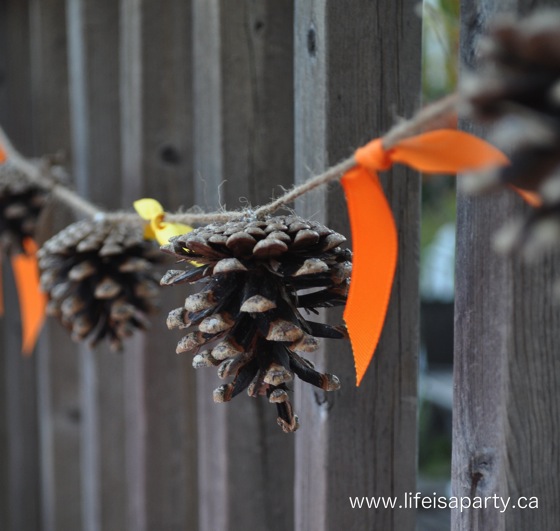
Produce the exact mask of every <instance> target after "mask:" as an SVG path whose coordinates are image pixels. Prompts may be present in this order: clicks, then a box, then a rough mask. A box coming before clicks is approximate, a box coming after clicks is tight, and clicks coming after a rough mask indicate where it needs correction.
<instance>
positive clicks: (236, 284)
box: [161, 216, 352, 432]
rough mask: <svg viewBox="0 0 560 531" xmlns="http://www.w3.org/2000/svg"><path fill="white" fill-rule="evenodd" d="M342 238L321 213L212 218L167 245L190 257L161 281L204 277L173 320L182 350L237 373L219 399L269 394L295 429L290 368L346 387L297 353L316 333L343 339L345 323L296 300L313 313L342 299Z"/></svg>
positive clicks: (345, 255) (345, 258)
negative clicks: (316, 318) (316, 216)
mask: <svg viewBox="0 0 560 531" xmlns="http://www.w3.org/2000/svg"><path fill="white" fill-rule="evenodd" d="M345 240H346V238H344V236H341V235H340V234H337V233H336V232H334V231H332V230H330V229H328V228H326V227H324V226H323V225H321V224H320V223H317V222H315V221H305V220H303V219H302V218H299V217H298V216H279V217H272V218H269V219H267V220H265V221H232V222H228V223H224V224H212V225H208V226H206V227H202V228H199V229H196V230H194V231H193V232H190V233H188V234H184V235H182V236H177V237H174V238H171V240H170V243H169V244H168V245H165V246H163V247H162V249H163V250H165V251H167V252H169V253H171V254H173V255H175V256H176V257H178V258H180V259H181V260H182V261H184V262H186V264H187V267H186V269H185V270H172V271H168V272H167V274H166V275H165V276H164V277H163V279H162V280H161V284H162V285H170V284H179V283H182V282H189V283H191V282H199V281H200V282H202V284H203V286H202V289H201V291H200V292H199V293H196V294H195V295H190V296H189V297H187V299H186V300H185V305H184V307H182V308H177V309H176V310H173V311H172V312H171V313H170V314H169V317H168V320H167V324H168V326H169V328H184V329H188V330H187V331H188V333H187V335H186V336H184V337H183V339H181V341H179V344H178V346H177V352H178V353H182V352H192V353H194V354H195V357H194V359H193V366H194V367H195V368H199V367H210V366H216V367H218V375H219V376H220V378H224V379H225V378H232V380H231V382H230V383H227V384H225V385H222V386H220V387H218V388H217V389H216V390H215V391H214V401H215V402H226V401H229V400H231V399H232V398H233V397H234V396H236V395H237V394H239V393H240V392H241V391H243V390H244V389H247V392H248V394H249V395H250V396H253V397H256V396H259V395H265V396H267V397H268V399H269V401H270V402H272V403H275V404H276V406H277V409H278V424H279V425H280V427H281V428H282V429H283V430H284V431H285V432H293V431H295V430H296V429H297V428H298V426H299V423H298V418H297V416H296V415H295V414H294V412H293V409H292V405H291V403H290V400H289V397H288V391H289V388H288V384H289V383H290V382H291V381H292V380H293V378H294V374H296V375H297V376H299V378H301V379H302V380H303V381H305V382H308V383H311V384H313V385H315V386H317V387H320V388H321V389H324V390H326V391H332V390H336V389H338V388H339V387H340V383H339V380H338V378H337V377H336V376H334V375H331V374H322V373H320V372H317V371H316V370H314V368H313V364H312V363H311V362H310V361H308V360H307V359H305V358H303V357H302V356H301V355H300V354H299V353H302V352H313V351H315V350H316V349H317V348H318V342H317V339H316V338H317V337H327V338H334V339H340V338H344V337H346V330H345V329H344V327H336V326H329V325H326V324H322V323H319V322H313V321H309V320H307V318H304V317H303V315H302V314H301V313H300V311H299V310H298V308H303V309H305V310H307V313H309V312H311V313H317V310H316V309H317V308H321V307H330V306H337V305H343V304H344V303H345V302H346V296H347V292H348V285H349V278H350V273H351V270H352V264H351V256H352V255H351V252H350V251H349V250H348V249H342V248H341V247H339V245H340V244H341V243H343V242H344V241H345Z"/></svg>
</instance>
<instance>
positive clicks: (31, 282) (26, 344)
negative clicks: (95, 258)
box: [12, 238, 47, 356]
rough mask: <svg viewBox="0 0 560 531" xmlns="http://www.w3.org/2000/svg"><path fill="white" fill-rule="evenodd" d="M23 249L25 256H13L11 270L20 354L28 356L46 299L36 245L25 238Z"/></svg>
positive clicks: (35, 339) (38, 329)
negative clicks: (16, 301)
mask: <svg viewBox="0 0 560 531" xmlns="http://www.w3.org/2000/svg"><path fill="white" fill-rule="evenodd" d="M23 247H24V250H25V253H26V254H17V255H14V256H13V257H12V268H13V270H14V278H15V282H16V287H17V292H18V299H19V308H20V314H21V334H22V343H21V352H22V354H24V355H26V356H28V355H30V354H31V352H33V349H34V348H35V344H36V343H37V338H38V337H39V332H40V331H41V327H42V326H43V322H44V320H45V308H46V305H47V298H46V296H45V294H44V293H43V292H42V291H41V288H40V283H39V267H38V265H37V244H36V243H35V242H34V241H33V240H32V239H31V238H26V239H25V240H24V241H23Z"/></svg>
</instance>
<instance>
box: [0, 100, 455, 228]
mask: <svg viewBox="0 0 560 531" xmlns="http://www.w3.org/2000/svg"><path fill="white" fill-rule="evenodd" d="M459 104H460V95H459V94H458V93H454V94H451V95H449V96H446V97H444V98H442V99H440V100H438V101H436V102H434V103H432V104H430V105H428V106H426V107H424V108H423V109H420V110H419V111H418V112H417V113H416V115H414V116H413V117H412V118H411V119H410V120H403V121H402V122H400V123H397V124H396V125H394V126H393V127H392V128H391V129H390V130H389V131H388V132H387V133H386V134H385V135H384V136H383V137H382V145H383V148H384V149H385V150H388V149H390V148H391V147H393V146H395V145H396V144H398V143H399V142H400V141H402V140H404V139H406V138H409V137H411V136H414V135H416V134H418V133H420V132H421V131H425V130H429V129H433V128H436V127H438V126H439V125H440V124H441V123H442V122H443V121H445V120H448V119H449V118H451V117H452V116H454V115H455V114H456V109H457V107H458V105H459ZM0 145H1V146H2V147H3V149H4V151H5V153H6V156H7V160H8V161H10V162H11V163H12V164H13V165H14V167H16V168H17V169H19V170H20V171H21V172H22V173H24V174H25V175H26V176H27V178H28V179H29V181H30V182H32V183H33V184H35V185H37V186H39V187H40V188H43V189H44V190H46V191H49V192H50V193H51V194H52V195H53V196H54V197H55V198H56V199H57V200H59V201H60V202H62V203H63V204H65V205H67V206H68V207H70V208H71V209H72V210H74V211H75V212H76V213H78V214H81V215H83V216H86V217H97V218H98V217H103V218H105V219H110V220H114V221H116V222H131V221H136V222H138V223H142V224H144V223H145V222H144V220H142V219H141V218H140V217H139V216H138V215H137V214H133V213H126V212H116V213H109V212H104V211H103V210H102V209H100V208H99V207H97V206H96V205H94V204H93V203H92V202H90V201H88V200H87V199H84V198H83V197H81V196H80V195H78V194H77V193H76V192H74V191H73V190H71V189H70V188H69V187H67V186H65V185H63V184H60V183H58V182H57V180H56V179H55V177H54V175H52V172H51V171H50V169H49V168H48V167H47V168H41V166H40V165H39V164H37V163H35V162H32V161H30V160H28V159H27V158H25V157H24V156H23V155H22V154H21V153H19V151H17V149H16V148H15V147H14V145H13V144H12V142H11V141H10V139H9V138H8V136H7V135H6V133H5V132H4V130H3V129H2V127H1V126H0ZM354 166H356V159H355V158H354V155H352V156H350V157H348V158H347V159H345V160H343V161H342V162H339V163H338V164H335V165H334V166H331V167H330V168H328V169H327V170H325V171H324V172H323V173H321V174H319V175H316V176H314V177H311V178H310V179H308V180H306V181H305V182H303V183H301V184H299V185H297V186H295V187H293V188H292V189H291V190H288V191H287V192H286V193H284V194H283V195H281V196H280V197H278V198H277V199H275V200H273V201H271V202H270V203H268V204H265V205H262V206H260V207H258V208H256V209H254V210H250V209H245V210H232V211H220V212H181V213H175V214H166V216H165V219H166V221H170V222H176V223H185V224H187V225H196V224H208V223H216V222H220V223H222V222H227V221H235V220H241V219H244V218H246V217H247V216H248V214H249V213H250V214H251V216H252V217H256V218H264V217H266V216H268V215H270V214H272V213H274V212H275V211H277V210H279V209H280V208H282V207H284V206H286V205H288V204H290V203H292V202H294V201H295V200H296V199H298V198H299V197H301V196H303V195H304V194H306V193H308V192H310V191H311V190H314V189H315V188H318V187H321V186H325V185H326V184H328V183H330V182H331V181H335V180H339V179H340V178H341V177H342V175H344V174H345V173H346V172H347V171H348V170H350V169H351V168H353V167H354Z"/></svg>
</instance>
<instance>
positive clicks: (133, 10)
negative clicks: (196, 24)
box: [121, 0, 198, 531]
mask: <svg viewBox="0 0 560 531" xmlns="http://www.w3.org/2000/svg"><path fill="white" fill-rule="evenodd" d="M121 5H122V20H123V26H122V31H123V34H122V38H121V60H122V63H121V69H122V70H121V82H122V86H121V96H122V115H121V116H122V146H123V206H124V207H126V206H130V205H131V204H132V202H133V201H134V200H135V199H138V198H140V197H154V198H156V199H158V200H159V201H160V202H161V203H162V204H163V205H164V206H165V208H166V209H167V210H169V211H173V210H175V209H177V208H178V207H180V206H190V205H191V204H192V194H193V175H192V173H193V172H192V167H193V166H192V109H191V104H192V99H191V75H192V73H191V57H192V54H191V52H192V45H191V17H190V8H191V6H190V2H185V1H184V0H173V1H169V2H164V3H162V2H159V1H158V0H153V1H147V2H142V3H140V2H137V1H135V0H132V1H127V0H125V1H124V2H122V4H121ZM184 298H185V295H184V293H182V292H181V290H179V289H169V288H168V289H167V290H163V291H162V301H161V311H160V312H159V313H158V314H157V315H155V316H154V319H153V320H152V328H151V329H150V330H149V332H148V333H147V334H145V335H138V336H137V337H136V338H135V340H134V341H131V342H129V344H128V345H126V348H125V353H124V356H125V401H126V415H127V417H126V422H127V424H126V428H127V439H126V451H127V478H128V482H127V492H128V528H129V529H130V530H131V531H132V530H133V531H142V530H145V531H149V530H151V529H166V530H169V531H172V530H177V531H179V530H183V529H196V528H197V512H198V496H197V488H196V486H197V466H196V458H197V455H196V442H197V440H196V379H195V375H194V371H193V370H192V368H191V366H190V365H191V362H190V360H189V359H188V357H180V356H177V355H176V354H175V348H176V343H177V340H178V337H177V334H172V333H171V332H169V331H168V330H167V328H166V326H165V318H166V314H167V311H169V310H171V309H173V308H176V307H178V306H182V305H183V303H184Z"/></svg>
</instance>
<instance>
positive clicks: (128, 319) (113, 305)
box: [39, 219, 161, 350]
mask: <svg viewBox="0 0 560 531" xmlns="http://www.w3.org/2000/svg"><path fill="white" fill-rule="evenodd" d="M160 257H161V254H160V252H159V250H158V249H157V246H155V245H153V243H152V242H148V241H146V240H144V239H143V235H142V228H141V227H139V226H138V224H131V223H122V222H120V223H115V222H114V221H112V220H107V219H105V220H103V219H101V220H95V221H94V220H84V221H79V222H77V223H74V224H72V225H70V226H69V227H67V228H66V229H64V230H63V231H61V232H59V233H58V234H57V235H56V236H54V237H53V238H51V239H50V240H48V241H47V242H46V243H45V244H44V246H43V247H42V248H41V249H40V251H39V268H40V269H41V273H42V274H41V285H42V288H43V290H44V291H46V292H47V294H48V297H49V304H48V307H47V313H48V314H49V315H52V316H55V317H58V318H59V320H60V321H61V323H62V324H63V325H64V326H65V327H66V328H68V329H69V330H70V331H71V332H72V338H73V339H74V340H75V341H82V340H85V339H87V340H88V341H89V343H90V345H92V346H94V345H95V344H97V343H98V342H99V341H100V340H101V339H103V338H105V337H106V338H107V339H108V340H109V343H110V346H111V348H112V349H113V350H120V349H121V348H122V340H123V339H124V338H126V337H128V336H130V335H131V334H132V333H133V331H134V329H136V328H140V329H145V328H146V326H147V320H146V314H147V313H149V312H151V311H152V310H153V309H154V308H155V306H154V303H155V300H156V298H157V296H158V292H159V286H158V277H157V275H156V274H155V272H154V264H156V263H158V262H160V261H161V258H160Z"/></svg>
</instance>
